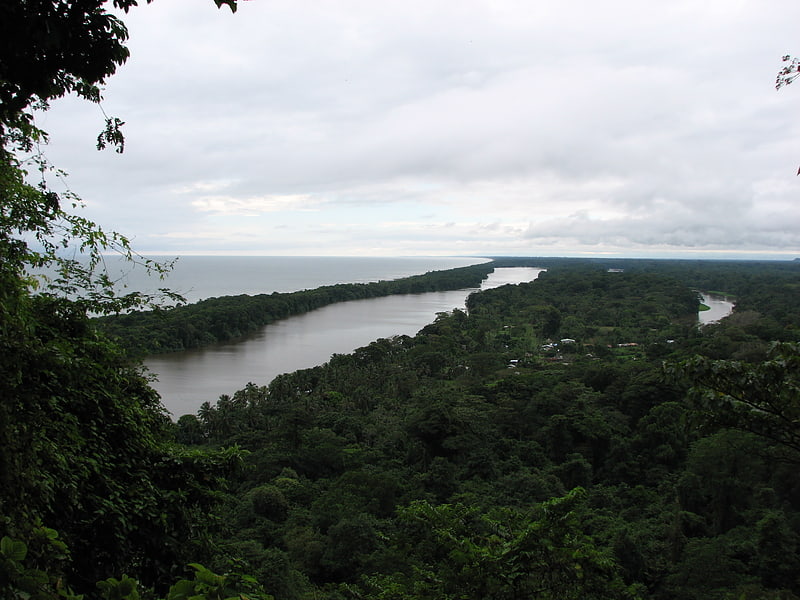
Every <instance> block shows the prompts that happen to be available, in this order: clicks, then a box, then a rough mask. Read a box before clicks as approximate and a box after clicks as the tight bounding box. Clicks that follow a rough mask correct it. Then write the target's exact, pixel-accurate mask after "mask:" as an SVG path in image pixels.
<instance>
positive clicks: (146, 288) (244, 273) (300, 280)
mask: <svg viewBox="0 0 800 600" xmlns="http://www.w3.org/2000/svg"><path fill="white" fill-rule="evenodd" d="M147 258H152V259H156V260H160V261H164V260H170V259H172V258H174V257H168V256H148V257H147ZM488 260H489V259H487V258H479V257H419V256H412V257H397V258H390V257H353V256H348V257H341V256H182V257H180V258H178V260H177V262H176V263H175V266H174V268H173V270H172V271H171V272H170V273H169V274H168V276H167V277H166V279H164V280H163V281H160V280H159V279H158V278H157V277H154V276H148V275H147V273H146V271H145V269H144V268H143V267H141V266H136V265H134V266H133V267H132V266H131V265H130V264H126V263H125V262H124V261H122V260H121V259H120V258H118V257H109V258H108V259H107V260H106V265H107V268H108V271H109V273H110V274H111V276H112V279H114V280H116V281H117V282H118V286H119V287H120V288H122V287H123V286H126V287H127V289H128V290H139V291H143V292H154V291H156V290H157V289H158V288H164V287H166V288H169V289H170V290H172V291H174V292H177V293H179V294H181V295H182V296H184V297H185V298H186V299H187V301H189V302H197V301H198V300H202V299H204V298H212V297H217V296H232V295H238V294H249V295H255V294H271V293H272V292H296V291H298V290H303V289H314V288H318V287H320V286H323V285H335V284H337V283H369V282H372V281H380V280H391V279H399V278H401V277H409V276H411V275H420V274H423V273H426V272H428V271H441V270H446V269H454V268H456V267H466V266H469V265H475V264H479V263H483V262H486V261H488Z"/></svg>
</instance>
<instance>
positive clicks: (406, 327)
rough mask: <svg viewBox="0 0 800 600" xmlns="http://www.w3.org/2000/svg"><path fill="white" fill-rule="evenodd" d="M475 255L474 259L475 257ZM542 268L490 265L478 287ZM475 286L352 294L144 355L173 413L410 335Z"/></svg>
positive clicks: (524, 277)
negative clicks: (219, 338) (220, 340)
mask: <svg viewBox="0 0 800 600" xmlns="http://www.w3.org/2000/svg"><path fill="white" fill-rule="evenodd" d="M476 262H477V261H476ZM542 270H543V269H536V268H527V267H517V268H497V269H495V270H494V272H493V273H491V274H490V275H489V277H488V278H487V279H486V280H484V282H483V284H482V286H481V288H480V289H489V288H493V287H498V286H501V285H505V284H516V283H521V282H523V281H533V280H534V279H535V278H536V277H537V276H538V275H539V273H540V272H541V271H542ZM475 291H478V289H477V288H475V289H465V290H456V291H449V292H429V293H425V294H403V295H396V296H386V297H382V298H369V299H366V300H353V301H350V302H341V303H338V304H332V305H330V306H325V307H323V308H320V309H318V310H314V311H311V312H309V313H305V314H303V315H297V316H294V317H290V318H288V319H283V320H281V321H277V322H275V323H272V324H270V325H267V326H265V327H264V328H262V329H261V330H260V331H259V332H258V333H256V334H255V335H253V336H250V337H247V338H245V339H243V340H241V341H238V342H235V343H227V344H218V345H214V346H209V347H206V348H202V349H199V350H188V351H184V352H176V353H172V354H161V355H156V356H150V357H148V358H147V359H146V360H145V361H144V363H145V366H146V367H147V368H148V369H149V370H150V371H151V372H152V373H153V374H155V375H156V377H157V380H156V381H155V382H154V383H153V387H154V388H155V389H156V390H157V391H158V392H159V394H161V398H162V402H163V403H164V405H165V406H166V408H167V410H169V411H170V412H171V413H172V415H173V417H179V416H180V415H183V414H188V413H196V412H197V409H198V408H199V407H200V405H201V404H202V403H203V402H210V403H212V404H214V403H215V402H216V401H217V399H218V398H219V396H220V395H222V394H233V392H235V391H236V390H239V389H241V388H243V387H244V386H245V385H246V384H247V383H249V382H252V383H255V384H256V385H267V384H269V382H270V381H272V379H274V378H275V377H276V376H277V375H280V374H281V373H288V372H292V371H296V370H298V369H305V368H310V367H314V366H316V365H320V364H323V363H325V362H327V361H328V359H329V358H330V357H331V355H333V354H337V353H338V354H346V353H349V352H352V351H353V350H355V349H356V348H360V347H362V346H366V345H368V344H369V343H371V342H373V341H375V340H377V339H379V338H386V337H392V336H395V335H410V336H413V335H415V334H416V333H417V332H418V331H419V330H420V329H422V328H423V327H424V326H425V325H427V324H429V323H431V322H432V321H433V320H434V319H435V318H436V314H437V313H440V312H448V311H451V310H453V309H455V308H459V309H463V308H464V307H465V303H466V299H467V296H468V295H469V294H470V293H472V292H475Z"/></svg>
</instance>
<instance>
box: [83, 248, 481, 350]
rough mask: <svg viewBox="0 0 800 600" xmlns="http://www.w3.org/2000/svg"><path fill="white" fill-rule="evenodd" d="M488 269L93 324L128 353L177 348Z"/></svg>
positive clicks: (459, 282) (204, 303)
mask: <svg viewBox="0 0 800 600" xmlns="http://www.w3.org/2000/svg"><path fill="white" fill-rule="evenodd" d="M493 269H494V265H493V264H492V263H491V262H485V263H481V264H478V265H471V266H468V267H459V268H456V269H447V270H444V271H431V272H428V273H425V274H423V275H413V276H411V277H403V278H401V279H395V280H391V281H376V282H371V283H341V284H337V285H328V286H322V287H318V288H316V289H312V290H300V291H297V292H290V293H278V292H275V293H272V294H258V295H254V296H248V295H244V294H242V295H238V296H222V297H219V298H208V299H205V300H201V301H199V302H196V303H194V304H188V305H183V306H177V307H175V308H171V309H169V310H149V311H133V312H129V313H127V314H118V315H111V316H105V317H100V318H98V319H96V320H95V323H96V325H97V327H98V328H99V329H100V330H101V331H103V332H104V333H105V334H107V335H109V336H110V337H112V338H114V339H115V340H116V341H117V342H118V343H119V344H120V345H122V346H123V347H125V348H126V349H127V350H128V351H129V352H131V353H135V354H137V355H144V354H156V353H159V352H176V351H180V350H189V349H191V348H199V347H202V346H206V345H208V344H215V343H220V342H228V341H231V340H235V339H238V338H241V337H243V336H245V335H248V334H250V333H253V332H255V331H257V330H258V329H260V328H261V327H263V326H264V325H268V324H270V323H273V322H274V321H277V320H280V319H285V318H287V317H291V316H293V315H299V314H302V313H305V312H308V311H311V310H314V309H317V308H322V307H323V306H327V305H329V304H334V303H336V302H346V301H348V300H363V299H365V298H377V297H380V296H390V295H393V294H420V293H424V292H438V291H445V290H459V289H466V288H477V287H479V286H480V284H481V281H483V280H484V279H485V278H486V276H487V275H488V274H489V273H491V272H492V270H493Z"/></svg>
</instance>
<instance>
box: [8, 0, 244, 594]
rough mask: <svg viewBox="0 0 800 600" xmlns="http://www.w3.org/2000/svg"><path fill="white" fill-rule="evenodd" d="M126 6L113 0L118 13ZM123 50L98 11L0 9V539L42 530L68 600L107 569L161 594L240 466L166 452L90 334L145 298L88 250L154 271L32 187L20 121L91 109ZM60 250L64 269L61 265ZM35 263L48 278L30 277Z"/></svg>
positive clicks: (99, 4)
mask: <svg viewBox="0 0 800 600" xmlns="http://www.w3.org/2000/svg"><path fill="white" fill-rule="evenodd" d="M215 2H216V3H217V5H218V6H220V5H221V4H227V5H228V6H230V7H231V9H235V8H236V2H235V0H215ZM136 4H137V2H136V0H114V2H113V6H114V7H116V8H120V9H123V10H125V11H127V10H129V9H130V8H131V7H132V6H136ZM126 38H127V31H126V29H125V26H124V24H123V23H122V22H121V21H120V20H119V19H118V18H117V17H115V16H114V15H112V14H111V13H109V12H108V10H107V5H106V4H105V2H103V1H102V0H19V1H16V2H4V3H2V6H0V447H2V449H3V451H2V453H0V515H2V519H0V535H2V536H8V537H9V539H11V538H12V537H13V538H16V539H17V541H19V542H20V543H22V544H25V542H26V541H27V542H30V541H31V540H33V539H34V538H35V536H36V535H37V531H41V526H40V525H39V523H44V524H45V525H47V526H48V527H55V528H58V529H59V530H61V531H60V532H61V534H62V536H63V538H64V540H65V542H66V543H67V545H68V546H69V547H70V548H71V550H72V558H71V559H70V560H69V561H68V562H67V565H66V566H65V567H64V569H65V571H66V572H67V573H68V574H71V576H72V579H73V581H77V582H79V584H80V586H81V588H82V589H93V587H94V583H95V581H97V579H98V578H99V577H100V576H101V575H103V574H105V575H106V576H107V575H108V574H109V571H117V570H122V569H124V570H127V572H128V573H129V574H134V573H137V572H138V573H140V574H142V575H144V576H145V577H147V578H148V579H149V581H150V582H152V583H155V582H159V581H160V582H163V581H164V580H163V579H162V577H163V576H164V575H165V574H166V573H167V572H168V571H169V570H170V569H172V568H174V566H175V564H176V562H177V564H181V562H183V561H184V559H185V558H187V557H186V555H185V553H187V552H190V551H192V550H193V549H194V546H193V545H192V544H190V543H188V541H189V540H190V539H191V537H192V536H197V534H198V533H199V532H200V531H202V529H203V527H204V525H205V523H204V522H203V521H202V519H201V518H199V515H201V514H203V513H205V512H207V511H208V510H210V507H211V506H212V505H213V503H214V500H215V498H214V496H213V494H211V493H210V491H209V490H210V488H212V487H215V486H218V485H219V483H220V482H221V480H220V478H219V473H220V472H226V471H227V470H229V469H230V468H231V467H232V466H233V465H234V464H235V463H236V462H237V461H238V460H239V459H240V455H239V453H238V452H236V451H232V452H231V451H221V452H218V453H184V452H182V451H179V450H176V449H174V448H173V447H172V443H171V440H170V435H171V433H170V428H169V427H168V422H169V421H168V419H167V418H166V414H165V411H164V409H163V407H162V406H161V404H160V402H159V398H158V395H157V394H156V392H155V391H154V390H153V389H152V388H151V387H150V386H149V383H148V381H147V379H146V377H144V375H143V374H142V373H141V370H140V369H139V367H137V366H136V365H135V364H133V363H131V361H130V360H129V359H128V357H127V356H125V354H124V353H123V352H121V351H120V350H119V349H118V348H117V347H115V346H114V345H113V344H111V343H110V342H108V340H106V339H104V338H103V337H102V336H99V335H98V334H97V333H96V332H95V330H94V328H93V327H92V326H91V324H90V322H89V319H88V316H87V314H88V313H89V312H94V313H108V312H115V311H120V310H124V309H128V308H131V307H135V306H141V305H142V304H146V303H148V302H150V301H154V300H155V298H152V297H149V296H144V295H142V294H139V293H138V292H133V293H131V294H126V295H123V296H119V295H117V293H116V291H115V290H114V287H113V282H112V281H111V280H110V278H109V277H108V275H107V274H106V273H105V272H104V271H103V269H102V264H103V263H102V254H103V252H106V251H117V252H119V253H121V254H122V255H123V256H125V257H126V258H128V259H129V260H136V261H140V262H142V263H143V264H144V265H145V266H146V267H148V268H149V269H151V270H154V271H155V272H157V273H163V272H164V271H165V270H166V269H167V268H168V265H167V266H165V265H159V264H157V263H154V262H152V261H149V260H145V259H142V258H141V257H137V256H136V255H135V253H134V252H133V249H132V248H131V246H130V243H129V241H128V239H127V238H126V237H125V236H123V235H121V234H118V233H113V232H111V233H108V232H105V231H103V230H102V229H100V228H99V227H98V226H97V225H96V224H94V223H92V222H91V221H89V220H87V219H85V218H83V217H80V216H79V215H76V214H72V213H70V212H68V210H67V209H65V208H64V204H67V205H71V207H72V208H73V209H74V208H77V207H78V206H79V205H80V199H79V198H78V197H77V196H75V195H72V194H66V195H63V196H59V195H58V194H56V193H55V192H53V191H52V190H51V189H50V188H49V187H48V182H47V178H48V176H49V175H50V174H51V173H52V172H53V171H54V168H53V167H52V166H51V165H50V164H49V163H48V162H47V160H46V158H45V157H44V156H43V155H42V154H41V152H39V151H38V148H39V146H40V145H41V144H43V143H45V142H46V141H47V134H46V133H45V132H44V131H42V130H40V129H38V128H37V127H36V126H35V125H34V121H33V112H34V111H35V110H41V109H46V108H47V106H48V103H49V102H50V101H52V100H53V99H56V98H59V97H61V96H64V95H66V94H77V95H78V96H80V97H83V98H85V99H87V100H89V101H92V102H99V101H100V98H101V94H100V86H102V85H103V83H104V82H105V80H106V78H107V77H109V76H110V75H112V74H113V73H114V72H115V71H116V69H117V67H118V66H120V65H121V64H122V63H124V62H125V59H126V58H127V56H128V51H127V49H126V48H125V46H124V42H125V40H126ZM121 124H122V122H121V121H119V120H118V119H107V120H106V127H105V129H104V131H103V132H102V133H101V134H100V136H99V137H98V147H104V146H105V145H107V144H112V145H116V146H117V149H118V150H119V151H121V150H122V148H123V138H122V134H121V132H120V131H119V127H120V125H121ZM32 180H33V182H32ZM67 249H68V250H69V251H70V252H72V251H73V250H74V251H75V252H77V253H78V256H79V257H78V258H65V257H64V252H65V250H67ZM42 267H48V268H50V270H51V271H52V272H54V273H55V274H54V275H52V276H50V278H49V279H35V278H34V277H33V276H32V275H31V272H32V271H33V270H35V269H40V268H42ZM168 297H169V294H168ZM198 527H199V529H198ZM198 537H199V536H198ZM17 554H18V553H17ZM62 554H63V553H62ZM15 555H16V554H15ZM62 560H63V556H61V555H60V554H59V553H57V552H55V551H52V552H50V553H49V554H45V555H44V556H43V557H42V560H41V561H39V563H38V564H39V565H40V567H41V568H43V569H44V570H45V571H46V570H50V569H60V568H61V567H59V565H60V563H61V562H62ZM104 570H105V573H104Z"/></svg>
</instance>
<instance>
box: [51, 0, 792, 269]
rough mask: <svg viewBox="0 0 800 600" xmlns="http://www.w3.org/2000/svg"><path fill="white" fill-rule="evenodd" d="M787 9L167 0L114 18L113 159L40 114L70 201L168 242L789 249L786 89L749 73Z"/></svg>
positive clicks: (782, 25)
mask: <svg viewBox="0 0 800 600" xmlns="http://www.w3.org/2000/svg"><path fill="white" fill-rule="evenodd" d="M798 18H800V6H798V5H797V4H796V3H795V2H791V1H789V0H776V1H775V2H770V3H768V4H765V5H755V4H754V3H750V2H743V1H742V2H733V3H732V2H722V1H721V0H711V1H709V2H704V3H700V4H698V3H696V2H691V1H689V0H676V1H675V2H670V3H661V4H658V5H654V4H643V3H635V2H631V1H629V0H609V2H604V3H601V4H598V3H596V2H590V1H589V0H576V1H575V2H570V3H569V4H553V3H530V2H522V1H519V2H518V1H511V0H497V1H493V2H488V1H476V0H465V1H463V2H458V3H456V2H450V1H445V2H438V3H424V2H417V1H415V0H411V1H408V2H403V3H399V2H391V1H390V2H385V3H380V4H369V5H366V4H364V3H361V2H356V1H355V0H344V1H343V2H337V3H335V4H325V3H323V4H319V3H310V2H306V1H304V0H301V1H299V2H295V3H290V4H276V3H272V2H267V1H266V0H252V1H251V2H244V3H242V4H241V7H240V9H239V11H238V13H237V14H236V15H230V14H228V13H227V12H226V11H225V10H223V11H218V10H217V9H216V8H215V7H214V5H213V3H212V2H201V3H200V4H198V3H197V2H196V1H195V0H170V2H162V3H153V4H152V5H147V6H142V7H139V8H137V9H135V10H133V11H131V12H130V13H129V14H128V15H125V16H123V20H125V22H126V23H127V24H128V27H129V29H130V32H131V51H132V57H131V59H130V60H129V62H128V64H127V65H125V66H124V67H123V68H122V69H120V72H119V73H118V74H117V75H116V76H114V77H113V78H112V79H111V81H110V83H109V86H108V89H107V91H106V94H105V96H106V102H105V104H104V110H105V111H106V112H107V113H109V114H115V115H120V116H121V117H122V118H123V120H125V121H126V126H125V131H126V134H127V137H128V140H127V146H126V148H127V149H126V152H125V154H124V155H123V156H122V157H119V156H116V155H113V153H106V154H98V153H95V152H94V151H93V140H94V137H95V136H96V132H97V130H98V129H99V128H101V127H102V115H101V114H100V113H99V111H98V110H97V109H96V107H93V106H87V105H85V103H80V102H77V101H71V100H66V101H64V102H61V103H57V105H56V106H55V107H54V109H53V110H52V111H51V112H50V113H49V114H48V115H43V116H42V117H41V119H42V122H41V123H40V125H42V126H43V127H44V128H45V129H47V130H49V131H50V132H51V134H52V138H53V140H54V142H53V144H52V146H51V148H50V149H48V153H49V155H50V156H51V159H52V160H53V162H55V163H56V164H58V165H59V166H62V167H64V168H66V169H67V170H68V171H70V172H71V173H72V177H71V178H70V185H71V187H72V189H75V190H76V191H78V192H79V193H80V194H81V195H82V196H83V197H84V198H85V199H86V200H87V203H88V209H87V213H88V216H90V217H92V218H96V219H98V220H99V221H101V222H102V223H103V224H104V225H107V226H108V225H110V226H111V227H113V228H116V229H119V230H121V231H123V232H125V233H127V234H129V235H132V236H133V237H135V238H136V239H137V240H139V241H140V242H141V243H144V244H145V245H148V244H151V243H153V244H155V243H158V244H160V247H162V248H163V247H164V245H165V244H167V243H168V245H169V247H170V248H173V249H174V250H175V251H178V252H179V251H181V250H187V251H188V250H192V251H195V250H197V249H198V244H202V243H206V244H207V245H208V247H207V248H206V250H207V251H210V252H215V251H220V252H222V251H229V250H230V248H232V247H241V248H243V251H251V252H256V251H258V252H275V253H278V254H286V253H290V252H309V251H316V252H319V253H328V252H329V253H333V254H342V253H345V252H353V253H356V254H358V253H362V252H370V253H376V252H380V253H386V254H388V253H399V254H416V253H424V252H435V253H436V254H441V253H447V252H453V253H463V252H470V253H473V252H474V253H476V254H481V253H493V254H502V253H529V252H532V253H535V252H536V251H537V250H540V249H541V248H549V249H553V251H556V250H558V251H562V252H563V253H565V254H569V253H570V252H589V251H596V252H605V251H614V252H621V253H634V254H637V253H649V252H667V251H668V252H673V251H678V250H680V251H686V252H691V251H696V252H698V253H704V252H707V251H708V250H709V249H711V248H713V249H716V250H717V251H719V252H735V251H738V250H741V249H752V251H764V252H778V253H780V252H782V253H784V254H785V255H792V254H794V253H797V252H800V239H798V236H797V234H796V232H797V231H798V230H799V229H800V228H798V218H797V217H796V216H795V215H796V214H797V211H796V208H795V207H796V200H795V198H796V196H797V188H796V186H797V185H800V183H799V182H800V178H795V177H794V173H795V172H796V171H797V164H800V123H798V122H797V119H796V118H795V114H796V108H797V106H798V103H800V96H798V95H797V91H796V90H794V89H791V88H790V89H787V90H783V91H781V92H776V91H775V90H774V89H773V82H774V76H775V73H776V72H777V69H778V68H779V66H780V65H779V57H780V56H781V55H783V54H785V53H787V52H792V51H793V45H796V31H795V27H794V23H796V22H797V20H798ZM796 51H797V52H800V50H796ZM337 228H338V229H337ZM169 232H174V235H172V234H169ZM193 232H196V233H197V235H196V236H195V235H191V234H192V233H193ZM276 232H277V233H276ZM377 232H379V233H380V236H379V235H378V233H377ZM184 233H185V234H189V235H183V234H184ZM151 234H152V235H151ZM212 234H213V235H212ZM320 236H321V237H320ZM190 240H191V244H192V245H191V247H189V246H188V245H187V244H190ZM243 240H246V243H245V242H244V241H243ZM381 240H383V241H381ZM376 249H377V250H376ZM748 251H750V250H748Z"/></svg>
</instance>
